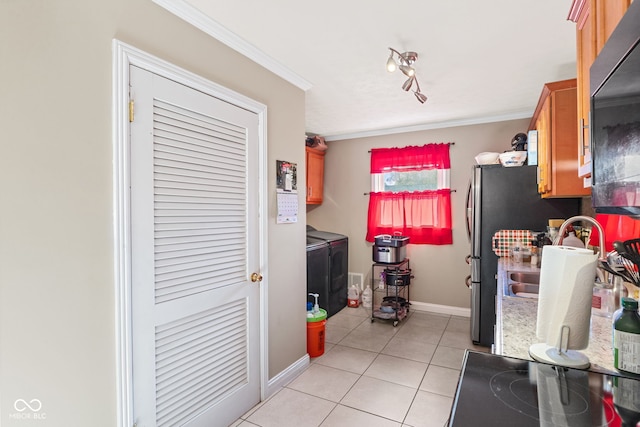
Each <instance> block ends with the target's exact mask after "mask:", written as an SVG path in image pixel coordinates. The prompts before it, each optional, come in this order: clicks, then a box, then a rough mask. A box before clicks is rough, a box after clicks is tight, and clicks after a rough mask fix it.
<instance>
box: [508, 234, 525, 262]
mask: <svg viewBox="0 0 640 427" xmlns="http://www.w3.org/2000/svg"><path fill="white" fill-rule="evenodd" d="M511 253H512V255H513V262H515V263H516V264H522V259H523V256H524V254H523V250H522V242H521V241H520V240H519V239H516V241H515V242H514V244H513V246H512V248H511Z"/></svg>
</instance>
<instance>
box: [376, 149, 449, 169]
mask: <svg viewBox="0 0 640 427" xmlns="http://www.w3.org/2000/svg"><path fill="white" fill-rule="evenodd" d="M450 168H451V164H450V161H449V144H445V143H441V144H427V145H423V146H409V147H404V148H374V149H372V150H371V173H384V172H390V171H404V172H408V171H419V170H425V169H450Z"/></svg>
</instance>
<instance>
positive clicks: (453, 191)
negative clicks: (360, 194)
mask: <svg viewBox="0 0 640 427" xmlns="http://www.w3.org/2000/svg"><path fill="white" fill-rule="evenodd" d="M449 191H450V192H451V193H455V192H456V190H449ZM369 194H371V193H364V195H365V196H368V195H369Z"/></svg>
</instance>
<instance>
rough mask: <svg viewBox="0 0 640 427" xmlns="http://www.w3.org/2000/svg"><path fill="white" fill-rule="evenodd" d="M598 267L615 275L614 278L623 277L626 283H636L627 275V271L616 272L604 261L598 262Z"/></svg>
mask: <svg viewBox="0 0 640 427" xmlns="http://www.w3.org/2000/svg"><path fill="white" fill-rule="evenodd" d="M598 266H599V267H600V268H601V269H603V270H604V271H606V272H608V273H610V274H613V275H614V276H618V277H622V279H624V280H625V281H626V282H631V283H634V279H633V278H632V277H631V275H629V274H628V273H627V270H626V269H622V270H616V269H614V268H612V267H611V266H610V265H609V264H608V263H606V262H604V261H598Z"/></svg>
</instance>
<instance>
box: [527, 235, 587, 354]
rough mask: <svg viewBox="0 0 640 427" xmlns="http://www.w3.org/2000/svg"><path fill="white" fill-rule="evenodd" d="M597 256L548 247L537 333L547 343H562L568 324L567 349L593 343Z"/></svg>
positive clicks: (545, 254) (580, 250)
mask: <svg viewBox="0 0 640 427" xmlns="http://www.w3.org/2000/svg"><path fill="white" fill-rule="evenodd" d="M597 259H598V257H597V255H596V254H594V253H593V251H591V250H589V249H579V248H573V247H568V246H552V245H549V246H545V247H544V250H543V251H542V262H541V266H540V289H539V292H540V293H539V298H538V321H537V327H536V335H537V337H538V339H540V340H542V341H544V342H545V343H546V344H547V345H549V346H553V347H557V346H558V343H559V338H560V335H561V333H562V327H563V326H565V325H566V326H568V327H569V329H570V332H569V342H568V346H567V349H569V350H582V349H585V348H587V346H588V345H589V325H590V320H591V297H592V295H593V283H594V280H595V275H596V263H597Z"/></svg>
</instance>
